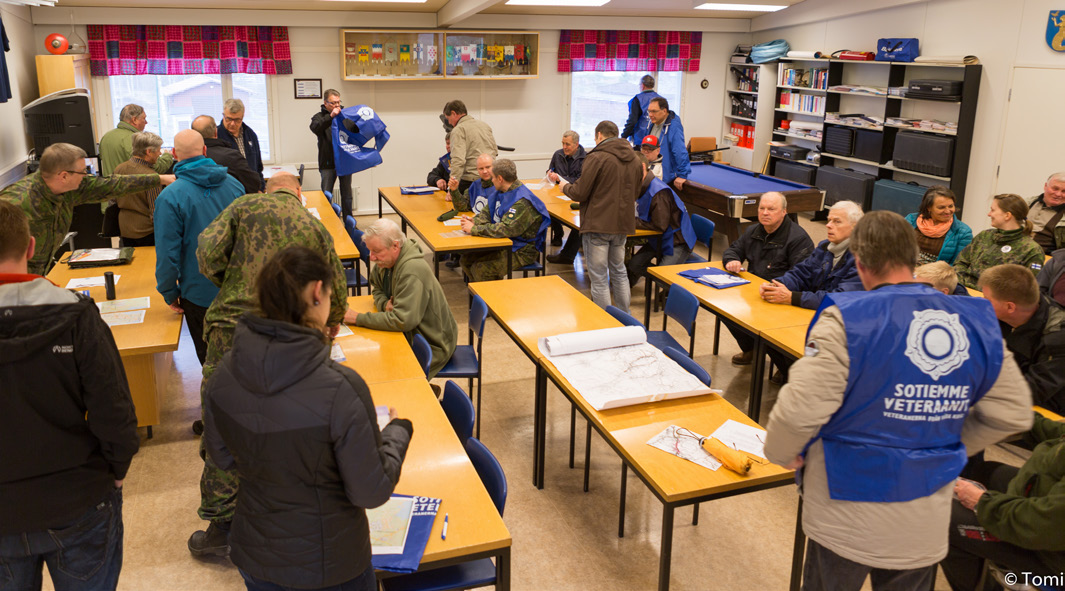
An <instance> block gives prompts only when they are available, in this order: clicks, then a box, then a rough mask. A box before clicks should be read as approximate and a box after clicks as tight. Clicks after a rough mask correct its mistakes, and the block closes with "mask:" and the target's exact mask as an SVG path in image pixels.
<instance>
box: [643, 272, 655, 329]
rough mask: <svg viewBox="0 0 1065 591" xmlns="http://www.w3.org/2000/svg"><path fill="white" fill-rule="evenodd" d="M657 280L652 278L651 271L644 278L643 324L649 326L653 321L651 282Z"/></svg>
mask: <svg viewBox="0 0 1065 591" xmlns="http://www.w3.org/2000/svg"><path fill="white" fill-rule="evenodd" d="M654 282H655V280H654V279H651V275H650V273H647V274H645V275H644V280H643V325H644V326H647V325H648V324H650V323H651V291H652V290H651V284H652V283H654Z"/></svg>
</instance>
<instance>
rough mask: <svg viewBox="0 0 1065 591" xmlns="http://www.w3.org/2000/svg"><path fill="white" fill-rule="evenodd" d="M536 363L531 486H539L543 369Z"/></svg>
mask: <svg viewBox="0 0 1065 591" xmlns="http://www.w3.org/2000/svg"><path fill="white" fill-rule="evenodd" d="M535 363H536V379H535V380H534V382H533V384H534V385H533V466H532V469H533V470H532V477H533V486H535V487H537V488H539V484H540V481H539V476H538V475H539V473H540V382H541V380H543V379H544V369H543V368H542V367H540V363H539V362H535Z"/></svg>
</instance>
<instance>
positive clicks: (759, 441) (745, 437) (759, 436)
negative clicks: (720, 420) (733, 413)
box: [711, 419, 765, 458]
mask: <svg viewBox="0 0 1065 591" xmlns="http://www.w3.org/2000/svg"><path fill="white" fill-rule="evenodd" d="M711 436H712V437H716V438H717V439H718V441H720V442H721V443H724V444H725V445H727V446H729V447H731V448H732V449H738V450H740V451H744V452H747V453H749V454H751V455H755V456H758V457H760V458H764V457H765V429H762V428H761V427H752V426H750V425H744V424H743V423H740V422H737V421H733V420H732V419H729V420H727V421H725V424H724V425H721V426H720V427H718V428H717V430H716V431H714V432H713V433H712V434H711Z"/></svg>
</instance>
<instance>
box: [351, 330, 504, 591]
mask: <svg viewBox="0 0 1065 591" xmlns="http://www.w3.org/2000/svg"><path fill="white" fill-rule="evenodd" d="M375 332H380V331H375ZM400 336H401V337H402V335H400ZM348 338H349V339H350V338H351V337H348ZM338 342H339V341H338ZM407 350H408V351H409V350H410V347H407ZM349 359H350V358H349ZM370 394H371V395H372V396H373V400H374V404H383V405H387V406H391V407H395V409H396V411H397V413H398V414H399V416H400V417H403V418H405V419H410V421H411V423H413V424H414V437H413V438H412V439H411V442H410V447H409V448H408V449H407V457H406V459H405V460H404V462H403V471H402V473H401V474H400V478H399V483H398V484H397V485H396V492H397V493H399V494H406V495H420V496H427V497H433V498H438V499H441V500H442V502H441V504H440V510H439V512H437V514H436V521H435V522H434V523H433V530H432V532H431V533H430V534H429V542H428V543H427V544H426V546H425V554H423V555H422V561H421V565H420V566H421V568H423V569H432V568H439V567H442V566H448V565H451V564H458V563H462V562H466V561H469V560H476V559H479V558H484V557H493V558H495V564H496V588H497V589H501V590H507V589H510V546H511V537H510V532H509V531H508V530H507V526H506V525H505V524H504V523H503V518H502V517H501V516H500V515H499V512H498V511H496V508H495V505H494V504H493V503H492V498H491V497H489V496H488V491H486V490H485V488H484V484H482V482H481V479H480V477H479V476H478V475H477V471H476V470H474V468H473V464H471V463H470V460H469V457H468V456H467V455H466V451H465V450H464V449H463V447H462V444H461V443H459V440H458V437H457V436H456V435H455V430H454V429H453V428H452V427H451V423H450V422H448V420H447V416H446V415H445V414H444V411H443V408H442V407H441V406H440V403H439V402H438V401H437V400H436V397H435V396H434V395H433V392H432V390H431V389H430V388H429V382H428V381H426V379H425V376H424V374H423V375H422V376H421V377H420V378H419V379H409V380H399V381H389V382H378V383H374V384H370ZM445 514H446V515H447V516H448V526H447V539H446V540H443V539H441V538H440V533H441V530H442V528H443V524H444V515H445ZM381 575H382V578H384V577H385V576H388V575H387V574H385V573H381Z"/></svg>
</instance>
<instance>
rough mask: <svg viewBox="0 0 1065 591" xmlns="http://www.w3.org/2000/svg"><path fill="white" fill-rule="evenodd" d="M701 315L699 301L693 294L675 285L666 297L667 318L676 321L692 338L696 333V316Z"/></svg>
mask: <svg viewBox="0 0 1065 591" xmlns="http://www.w3.org/2000/svg"><path fill="white" fill-rule="evenodd" d="M698 313H699V300H697V299H695V296H693V295H692V292H690V291H688V290H686V289H684V288H683V287H681V286H680V285H677V284H676V283H674V284H673V285H672V286H670V288H669V295H668V296H666V316H669V317H670V318H672V319H673V320H676V321H677V322H679V323H680V325H681V326H683V327H684V330H686V331H687V332H688V335H689V336H691V335H692V334H694V332H695V316H696V315H697V314H698Z"/></svg>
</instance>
